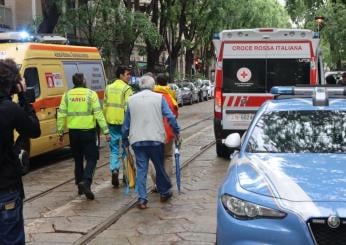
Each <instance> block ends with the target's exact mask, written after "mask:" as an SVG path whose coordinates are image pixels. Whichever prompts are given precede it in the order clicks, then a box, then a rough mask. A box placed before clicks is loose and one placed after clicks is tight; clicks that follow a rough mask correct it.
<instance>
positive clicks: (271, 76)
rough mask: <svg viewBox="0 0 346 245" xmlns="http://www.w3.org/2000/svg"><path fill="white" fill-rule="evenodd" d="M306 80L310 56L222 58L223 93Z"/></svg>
mask: <svg viewBox="0 0 346 245" xmlns="http://www.w3.org/2000/svg"><path fill="white" fill-rule="evenodd" d="M309 82H310V60H309V59H224V60H223V92H226V93H269V91H270V89H271V88H272V87H273V86H290V85H296V84H309Z"/></svg>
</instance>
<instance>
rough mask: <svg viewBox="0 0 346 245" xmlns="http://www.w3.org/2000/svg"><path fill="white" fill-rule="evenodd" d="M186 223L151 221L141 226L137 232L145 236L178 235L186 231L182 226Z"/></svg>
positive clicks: (182, 220) (181, 221) (181, 220)
mask: <svg viewBox="0 0 346 245" xmlns="http://www.w3.org/2000/svg"><path fill="white" fill-rule="evenodd" d="M186 222H187V221H186V220H184V219H175V220H159V221H151V222H147V223H146V224H140V225H139V226H138V228H137V231H138V232H139V233H141V234H144V235H160V234H169V233H178V232H183V231H185V228H184V227H183V226H182V224H184V223H186Z"/></svg>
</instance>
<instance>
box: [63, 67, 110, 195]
mask: <svg viewBox="0 0 346 245" xmlns="http://www.w3.org/2000/svg"><path fill="white" fill-rule="evenodd" d="M72 80H73V84H74V86H75V87H74V88H73V89H71V90H69V91H68V92H66V93H65V94H64V95H63V96H62V98H61V103H60V107H59V111H58V118H57V131H58V135H59V136H60V137H59V141H60V142H61V143H62V142H63V140H64V137H63V136H64V127H65V119H67V128H68V129H69V138H70V146H71V150H72V154H73V158H74V161H75V170H74V174H75V183H76V185H78V194H79V195H82V194H85V196H86V197H87V198H88V199H90V200H93V199H94V198H95V197H94V193H93V192H92V191H91V189H90V186H91V183H92V177H93V175H94V172H95V168H96V163H97V158H98V148H97V144H96V120H97V123H98V125H99V126H100V128H101V130H102V132H103V134H105V135H106V140H107V141H109V138H110V137H109V131H108V127H107V123H106V120H105V118H104V116H103V113H102V109H101V106H100V102H99V99H98V97H97V94H96V92H95V91H92V90H91V89H88V88H86V87H85V79H84V75H83V73H76V74H74V75H73V77H72ZM84 157H85V159H86V166H85V168H84V164H83V163H84Z"/></svg>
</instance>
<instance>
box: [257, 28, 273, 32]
mask: <svg viewBox="0 0 346 245" xmlns="http://www.w3.org/2000/svg"><path fill="white" fill-rule="evenodd" d="M273 31H274V29H272V28H260V29H259V32H273Z"/></svg>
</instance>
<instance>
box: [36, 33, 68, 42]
mask: <svg viewBox="0 0 346 245" xmlns="http://www.w3.org/2000/svg"><path fill="white" fill-rule="evenodd" d="M35 40H36V41H37V42H41V43H56V44H67V43H68V40H67V38H65V37H62V36H58V35H54V34H37V35H36V36H35Z"/></svg>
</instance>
